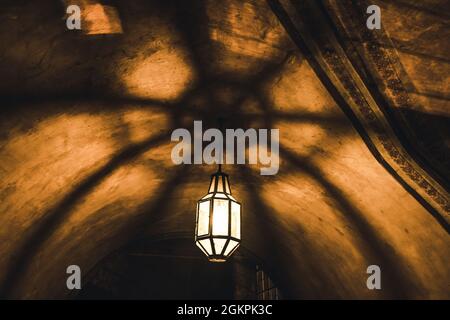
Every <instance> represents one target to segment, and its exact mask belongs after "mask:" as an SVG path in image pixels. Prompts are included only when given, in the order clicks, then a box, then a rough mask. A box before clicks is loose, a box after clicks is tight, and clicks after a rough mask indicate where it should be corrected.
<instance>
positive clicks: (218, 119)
mask: <svg viewBox="0 0 450 320" xmlns="http://www.w3.org/2000/svg"><path fill="white" fill-rule="evenodd" d="M224 121H225V119H224V118H223V117H222V116H219V117H218V118H217V123H218V125H219V130H220V132H221V133H222V137H225V130H224V126H223V123H224ZM224 143H225V141H222V148H221V149H220V157H219V168H218V171H217V172H219V173H222V162H223V149H224V146H223V144H224Z"/></svg>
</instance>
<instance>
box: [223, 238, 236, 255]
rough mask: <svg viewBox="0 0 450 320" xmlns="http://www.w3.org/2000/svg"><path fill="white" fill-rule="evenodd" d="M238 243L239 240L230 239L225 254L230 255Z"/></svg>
mask: <svg viewBox="0 0 450 320" xmlns="http://www.w3.org/2000/svg"><path fill="white" fill-rule="evenodd" d="M238 244H239V242H237V241H234V240H230V242H229V243H228V246H227V248H226V249H225V252H224V256H228V255H229V254H230V253H231V251H233V249H234V248H236V247H237V246H238Z"/></svg>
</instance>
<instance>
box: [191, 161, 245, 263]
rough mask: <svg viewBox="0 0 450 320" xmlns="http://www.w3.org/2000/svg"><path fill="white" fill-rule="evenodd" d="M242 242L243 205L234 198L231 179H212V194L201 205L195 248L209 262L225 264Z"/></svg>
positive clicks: (219, 174)
mask: <svg viewBox="0 0 450 320" xmlns="http://www.w3.org/2000/svg"><path fill="white" fill-rule="evenodd" d="M240 242H241V204H240V203H239V202H237V201H236V199H235V198H233V196H232V195H231V190H230V183H229V181H228V175H227V174H225V173H223V172H221V169H220V166H219V171H217V172H216V173H215V174H213V175H212V176H211V183H210V186H209V191H208V194H206V195H205V196H204V197H203V198H201V199H200V200H199V201H198V202H197V220H196V228H195V244H196V245H197V246H198V247H199V248H200V249H201V250H202V251H203V252H204V253H205V254H206V256H207V257H208V259H209V261H213V262H224V261H225V260H226V259H227V258H228V257H229V256H230V255H231V254H232V253H233V252H234V251H235V250H236V249H237V248H238V246H239V244H240Z"/></svg>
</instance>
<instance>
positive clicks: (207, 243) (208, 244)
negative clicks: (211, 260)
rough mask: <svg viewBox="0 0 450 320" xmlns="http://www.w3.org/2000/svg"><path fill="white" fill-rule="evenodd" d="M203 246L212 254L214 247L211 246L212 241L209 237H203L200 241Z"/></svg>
mask: <svg viewBox="0 0 450 320" xmlns="http://www.w3.org/2000/svg"><path fill="white" fill-rule="evenodd" d="M199 242H200V244H201V245H202V247H203V248H205V250H206V252H207V253H208V255H212V254H213V252H212V247H211V241H210V240H209V239H203V240H200V241H199Z"/></svg>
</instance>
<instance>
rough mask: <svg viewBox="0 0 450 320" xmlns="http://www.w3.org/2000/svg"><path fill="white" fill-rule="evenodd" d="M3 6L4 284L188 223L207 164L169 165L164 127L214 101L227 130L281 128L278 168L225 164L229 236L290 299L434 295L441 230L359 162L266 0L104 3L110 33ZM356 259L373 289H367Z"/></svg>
mask: <svg viewBox="0 0 450 320" xmlns="http://www.w3.org/2000/svg"><path fill="white" fill-rule="evenodd" d="M8 3H9V4H8ZM4 6H5V7H4V8H5V9H4V10H2V13H1V14H0V15H1V16H0V19H1V20H0V23H1V25H2V27H1V28H0V39H1V42H0V70H1V71H0V77H1V81H0V92H1V93H2V94H3V95H4V96H5V97H4V98H3V99H2V106H1V116H0V133H1V135H0V160H1V161H0V226H1V227H0V243H1V245H0V283H1V288H2V289H3V290H7V294H8V296H11V297H17V298H62V297H66V296H68V295H69V292H68V290H67V289H66V288H65V277H66V274H65V269H66V266H67V265H70V264H78V265H80V266H81V268H82V270H86V271H88V270H90V269H91V268H92V267H93V266H94V265H95V264H96V263H98V262H99V261H101V259H102V258H103V257H105V256H107V255H108V254H110V253H111V252H113V251H114V250H118V249H120V248H121V247H122V246H124V245H127V244H128V243H130V241H133V240H135V239H136V238H137V237H144V236H145V237H148V238H152V237H159V236H161V235H171V234H179V233H183V234H184V233H187V234H192V235H193V233H194V223H195V221H194V215H195V212H194V210H195V202H196V200H197V199H198V198H200V197H201V196H202V195H203V194H204V193H205V191H206V188H207V185H208V181H209V173H210V172H211V171H213V170H214V168H213V167H211V166H188V167H175V166H174V165H173V164H172V162H171V160H170V151H171V147H172V146H173V144H172V143H170V133H171V130H172V129H173V128H177V127H180V126H186V127H187V126H189V127H190V126H191V124H192V120H193V119H203V120H204V121H205V122H206V123H207V124H208V125H215V119H216V116H217V114H220V113H226V114H227V115H229V119H230V120H228V123H227V126H228V127H244V128H247V127H254V126H256V127H267V126H271V127H273V128H280V136H281V166H280V172H279V174H278V175H276V176H267V177H261V176H259V170H257V169H258V168H256V167H255V166H246V167H243V166H225V169H226V171H227V172H228V173H229V174H230V177H231V184H232V188H233V189H232V190H233V192H234V193H235V194H236V197H238V198H239V200H240V201H241V202H242V203H243V210H244V217H243V219H244V221H243V228H244V229H243V245H244V246H245V248H246V249H247V250H249V251H251V252H253V253H254V254H255V255H257V256H258V257H260V258H261V259H262V260H263V261H265V262H266V263H267V265H268V266H269V267H270V269H271V270H273V272H274V274H273V277H274V279H275V280H276V281H277V282H278V283H279V284H280V287H281V288H282V289H284V290H285V292H287V296H288V297H293V298H391V297H408V298H449V291H448V283H449V280H450V270H449V268H448V266H449V265H450V246H449V243H450V238H449V235H448V234H447V233H446V231H445V230H444V229H443V228H442V227H441V226H440V225H439V224H438V223H437V222H436V221H435V220H434V219H433V217H432V216H431V215H430V214H429V213H428V212H427V211H426V210H425V209H424V208H423V207H422V206H421V205H420V204H419V203H418V202H417V201H416V200H415V199H414V198H413V197H412V196H411V195H410V194H409V193H407V192H406V191H405V190H404V189H403V187H401V186H400V185H399V184H398V183H397V182H396V181H395V180H394V178H392V177H391V175H390V174H389V173H388V172H386V171H385V170H384V169H383V167H382V166H381V165H380V164H379V163H378V162H377V161H376V160H375V159H374V157H373V156H372V154H371V153H370V152H369V150H368V149H367V147H366V146H365V144H364V142H363V141H362V139H361V138H360V136H359V135H358V134H357V132H356V130H354V128H353V127H352V125H351V123H350V122H349V121H348V120H347V119H346V117H345V115H344V114H343V112H342V111H341V110H340V108H339V107H338V106H337V105H336V104H335V102H334V101H333V99H332V98H331V97H330V95H329V94H328V93H327V91H326V89H325V88H324V87H323V86H322V85H321V83H320V82H319V80H318V79H317V77H316V76H315V74H314V73H313V71H312V70H311V68H310V66H309V65H308V64H307V62H306V61H305V60H304V59H303V57H302V56H301V54H300V53H299V52H298V50H297V49H296V48H295V47H294V46H293V45H292V44H291V42H290V41H289V39H288V37H287V35H286V33H285V32H284V30H283V29H282V28H281V26H280V24H279V23H278V22H277V20H276V17H275V16H274V15H273V14H272V13H271V11H270V9H269V8H268V7H267V5H266V3H265V2H264V1H256V0H255V1H245V2H241V1H232V0H230V1H224V2H223V3H221V5H219V4H218V2H215V1H206V2H204V3H203V2H200V1H192V3H190V4H189V5H188V4H187V2H185V1H180V3H175V2H172V1H166V2H164V4H158V2H156V1H130V2H126V3H125V2H117V4H116V8H117V10H118V13H119V17H120V19H121V22H122V26H123V33H122V34H112V35H102V36H99V35H96V36H89V35H85V34H83V33H82V32H69V31H67V30H65V29H64V26H65V24H64V20H62V18H63V17H64V11H65V10H64V7H63V5H62V4H61V3H59V5H57V4H56V3H55V2H54V1H42V2H39V5H38V4H36V3H34V2H29V3H28V2H27V3H23V4H21V3H17V2H16V1H9V2H6V3H5V5H4ZM405 64H406V63H405ZM417 81H422V80H420V79H419V80H417ZM439 88H441V87H439ZM439 90H440V89H439ZM6 96H7V97H6ZM230 115H231V116H230ZM192 245H194V243H193V240H192ZM370 264H378V265H380V266H381V269H382V270H383V275H386V277H384V276H383V290H382V291H369V290H367V288H366V278H367V274H366V268H367V266H368V265H370Z"/></svg>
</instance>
